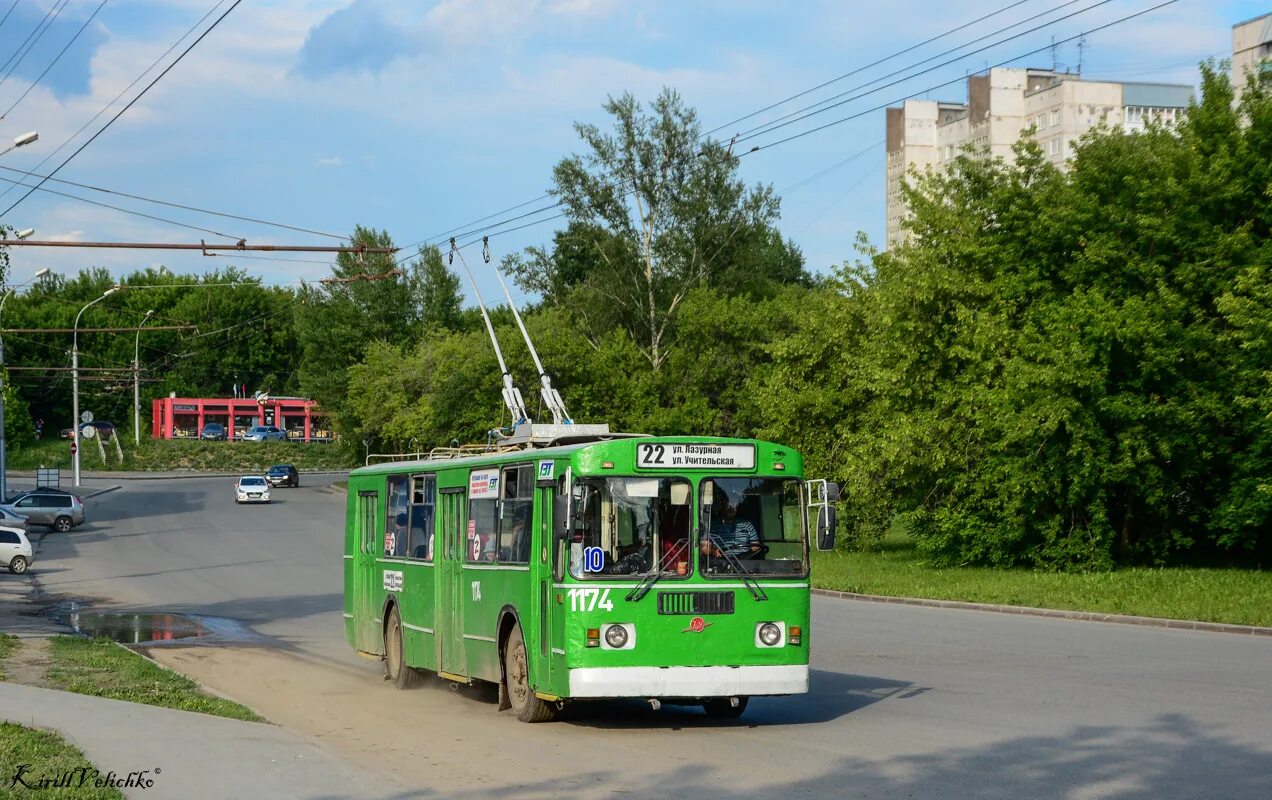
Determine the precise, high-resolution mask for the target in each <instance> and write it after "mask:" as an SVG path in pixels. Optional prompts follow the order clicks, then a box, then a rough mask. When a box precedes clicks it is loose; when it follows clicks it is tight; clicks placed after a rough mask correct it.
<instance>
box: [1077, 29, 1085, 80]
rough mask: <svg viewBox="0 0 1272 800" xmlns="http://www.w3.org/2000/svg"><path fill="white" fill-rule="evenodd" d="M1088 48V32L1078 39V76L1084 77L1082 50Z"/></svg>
mask: <svg viewBox="0 0 1272 800" xmlns="http://www.w3.org/2000/svg"><path fill="white" fill-rule="evenodd" d="M1085 49H1086V34H1082V36H1081V37H1080V38H1079V39H1078V77H1079V78H1081V77H1082V51H1083V50H1085Z"/></svg>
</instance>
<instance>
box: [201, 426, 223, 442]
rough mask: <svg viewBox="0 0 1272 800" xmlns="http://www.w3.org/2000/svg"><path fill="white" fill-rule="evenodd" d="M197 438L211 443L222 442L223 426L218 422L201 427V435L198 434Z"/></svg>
mask: <svg viewBox="0 0 1272 800" xmlns="http://www.w3.org/2000/svg"><path fill="white" fill-rule="evenodd" d="M199 438H200V439H207V440H209V441H213V442H224V441H225V426H224V425H222V424H221V423H219V422H209V423H207V424H206V425H204V426H203V433H202V434H200V436H199Z"/></svg>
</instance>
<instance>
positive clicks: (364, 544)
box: [353, 491, 384, 654]
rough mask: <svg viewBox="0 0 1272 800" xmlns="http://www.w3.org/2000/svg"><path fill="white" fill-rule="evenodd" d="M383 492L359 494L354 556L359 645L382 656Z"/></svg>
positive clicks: (363, 649)
mask: <svg viewBox="0 0 1272 800" xmlns="http://www.w3.org/2000/svg"><path fill="white" fill-rule="evenodd" d="M379 507H380V493H379V492H375V491H361V492H358V512H357V513H358V520H357V526H358V530H357V537H358V538H357V542H356V548H355V551H354V554H353V576H354V577H353V580H354V595H353V596H354V608H353V618H354V620H355V624H356V625H357V632H356V638H357V646H358V649H359V650H361V651H363V652H365V653H377V654H379V653H383V651H384V641H383V637H382V636H381V633H380V631H381V628H380V624H381V623H379V622H376V620H375V618H376V615H377V614H379V613H380V589H381V585H377V582H376V568H375V556H376V542H377V541H379V539H380V537H379V535H378V532H379V530H380V528H381V527H382V526H381V525H380V521H379V518H378V516H379V515H378V513H377V509H378V508H379Z"/></svg>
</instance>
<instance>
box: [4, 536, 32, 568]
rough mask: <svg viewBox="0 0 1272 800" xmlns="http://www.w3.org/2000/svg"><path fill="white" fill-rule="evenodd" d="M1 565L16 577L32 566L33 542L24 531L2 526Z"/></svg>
mask: <svg viewBox="0 0 1272 800" xmlns="http://www.w3.org/2000/svg"><path fill="white" fill-rule="evenodd" d="M0 565H3V566H6V567H8V568H9V571H10V572H12V573H13V574H14V575H21V574H22V573H24V572H26V571H27V568H28V567H30V566H31V541H30V540H29V539H27V537H26V533H24V532H23V531H22V530H20V529H18V528H10V527H8V526H0Z"/></svg>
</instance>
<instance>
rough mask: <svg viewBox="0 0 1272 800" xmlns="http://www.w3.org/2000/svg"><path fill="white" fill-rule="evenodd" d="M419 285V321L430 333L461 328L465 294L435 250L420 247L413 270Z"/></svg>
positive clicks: (457, 277)
mask: <svg viewBox="0 0 1272 800" xmlns="http://www.w3.org/2000/svg"><path fill="white" fill-rule="evenodd" d="M413 274H414V275H415V276H416V280H417V281H418V284H419V289H418V294H419V302H420V320H421V322H422V323H423V326H424V329H425V330H426V331H427V330H429V329H432V328H448V329H451V330H454V329H456V328H458V327H459V326H460V324H461V320H462V314H463V305H464V294H463V292H462V291H460V282H459V276H458V275H456V274H455V273H454V272H453V271H451V269H450V268H449V267H447V266H446V262H445V261H443V260H442V254H441V252H440V251H439V250H438V249H437V248H436V247H427V248H426V247H421V248H420V254H419V259H418V260H417V261H416V266H415V267H414V268H413Z"/></svg>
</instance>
